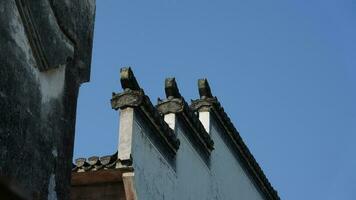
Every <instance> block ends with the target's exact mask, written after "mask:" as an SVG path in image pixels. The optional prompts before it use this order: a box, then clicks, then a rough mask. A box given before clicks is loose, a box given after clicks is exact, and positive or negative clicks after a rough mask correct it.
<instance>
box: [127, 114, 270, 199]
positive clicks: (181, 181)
mask: <svg viewBox="0 0 356 200" xmlns="http://www.w3.org/2000/svg"><path fill="white" fill-rule="evenodd" d="M142 123H145V122H144V121H142V120H141V119H140V118H139V116H138V115H137V114H135V115H134V120H133V123H132V124H133V128H132V134H133V135H132V136H133V137H132V138H133V139H132V158H133V167H134V172H135V188H136V192H137V196H138V199H139V200H163V199H165V200H205V199H206V200H213V199H214V200H216V199H221V200H230V199H231V200H236V199H238V200H262V199H264V198H263V197H262V196H261V194H260V192H259V191H258V190H257V189H256V187H255V185H254V184H253V182H252V181H251V180H250V178H249V176H248V175H247V174H246V173H245V171H244V170H243V168H242V167H241V165H240V163H239V162H238V161H237V160H236V158H235V156H234V154H233V152H231V150H230V149H229V148H228V147H227V145H226V144H225V142H224V140H223V139H222V138H221V137H220V134H219V132H218V131H220V129H219V127H218V126H217V124H216V123H215V122H213V121H212V122H209V124H211V126H210V127H211V131H210V134H211V137H212V139H213V140H214V142H215V149H214V150H213V151H212V153H211V158H210V159H211V164H210V166H208V165H207V164H206V163H205V162H204V160H203V159H202V158H201V156H200V155H199V153H198V152H197V151H196V150H195V148H194V147H193V145H192V144H191V142H190V141H189V140H188V138H187V137H186V136H185V134H184V131H185V129H183V126H182V123H181V122H179V121H178V122H176V123H171V124H175V127H174V128H175V131H176V134H177V137H178V138H179V140H180V142H181V144H180V147H179V149H178V152H177V155H176V165H175V166H172V165H171V164H170V163H169V162H168V161H167V160H166V158H165V157H164V156H163V155H164V152H160V150H159V148H156V147H155V142H154V141H152V139H150V137H148V135H149V131H151V130H148V129H147V128H144V127H147V126H145V125H144V124H142ZM126 125H129V124H126Z"/></svg>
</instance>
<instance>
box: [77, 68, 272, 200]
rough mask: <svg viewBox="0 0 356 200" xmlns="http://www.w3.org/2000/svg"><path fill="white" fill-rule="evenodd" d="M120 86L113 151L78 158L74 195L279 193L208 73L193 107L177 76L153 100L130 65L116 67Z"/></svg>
mask: <svg viewBox="0 0 356 200" xmlns="http://www.w3.org/2000/svg"><path fill="white" fill-rule="evenodd" d="M121 85H122V88H123V91H122V92H120V93H117V94H115V93H113V96H112V99H111V105H112V108H113V109H115V110H119V111H120V128H119V142H118V149H117V150H114V152H116V153H114V154H113V155H109V156H104V157H100V158H99V157H96V156H94V157H90V158H88V159H85V158H79V159H76V160H75V164H74V165H73V171H72V190H71V198H72V199H122V200H124V199H129V200H133V199H139V200H163V199H166V200H178V199H180V200H189V199H199V200H230V199H231V200H233V199H239V200H262V199H263V200H278V199H279V197H278V194H277V192H276V191H275V190H274V189H273V187H272V186H271V184H270V182H269V181H268V179H267V178H266V176H265V175H264V173H263V171H262V169H261V168H260V167H259V165H258V163H257V162H256V160H255V159H254V157H253V156H252V154H251V153H250V151H249V150H248V148H247V146H246V145H245V143H244V142H243V140H242V138H241V137H240V134H239V132H238V131H237V130H236V128H235V126H234V125H233V123H232V122H231V120H230V118H229V117H228V115H227V114H226V112H225V111H224V109H223V107H222V106H221V104H220V103H219V101H218V99H217V98H216V97H214V96H213V95H212V92H211V90H210V87H209V84H208V81H207V80H206V79H201V80H199V81H198V90H199V94H200V98H199V99H197V100H194V101H192V102H191V104H190V105H189V104H188V103H187V102H186V101H185V99H184V98H183V97H182V95H181V94H180V92H179V89H178V85H177V82H176V80H175V79H174V78H168V79H166V82H165V92H166V99H163V100H161V99H159V100H158V104H157V105H153V104H152V102H151V100H150V99H149V97H148V96H147V95H146V94H145V92H144V90H143V89H142V88H141V87H140V86H139V84H138V82H137V80H136V78H135V76H134V74H133V72H132V71H131V69H130V68H123V69H121Z"/></svg>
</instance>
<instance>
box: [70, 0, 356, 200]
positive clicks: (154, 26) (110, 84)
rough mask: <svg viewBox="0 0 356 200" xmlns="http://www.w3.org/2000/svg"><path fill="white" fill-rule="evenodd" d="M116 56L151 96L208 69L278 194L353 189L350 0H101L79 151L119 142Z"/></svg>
mask: <svg viewBox="0 0 356 200" xmlns="http://www.w3.org/2000/svg"><path fill="white" fill-rule="evenodd" d="M122 66H131V67H132V68H133V70H134V72H135V74H136V77H137V78H138V81H139V83H140V85H141V86H142V87H143V88H144V89H145V91H146V93H147V94H148V95H149V96H150V97H151V100H152V102H153V103H156V99H157V97H164V79H165V78H166V77H172V76H174V77H176V80H177V82H178V85H179V87H180V91H181V93H182V94H183V95H184V96H185V99H186V100H188V101H189V100H190V99H195V98H197V97H198V90H197V79H199V78H202V77H206V78H208V79H209V81H210V85H211V87H212V91H213V93H214V95H216V96H217V97H218V98H219V100H220V101H221V103H222V105H223V106H224V107H225V110H226V111H227V113H228V114H229V115H230V117H231V118H232V120H233V122H234V123H235V125H236V127H237V128H238V129H239V130H240V132H241V136H242V137H243V138H244V141H245V142H246V143H247V145H248V146H249V148H250V150H251V152H252V153H253V154H254V156H255V158H256V159H257V161H258V162H259V163H260V165H261V167H262V168H263V170H264V172H265V174H266V175H267V177H268V178H269V180H270V181H271V182H272V184H273V186H274V187H275V188H276V189H277V190H278V192H279V194H280V196H281V198H282V199H287V200H309V199H310V200H316V199H318V200H319V199H322V200H339V199H340V200H355V199H356V105H355V103H356V1H353V0H334V1H330V0H295V1H286V0H276V1H265V0H260V1H257V0H248V1H247V0H233V1H232V0H231V1H223V0H222V1H206V0H205V1H203V0H201V1H198V0H196V1H191V0H190V1H188V0H179V1H178V0H160V1H158V0H151V1H128V0H98V1H97V13H96V24H95V37H94V50H93V61H92V71H91V81H90V82H89V83H86V84H83V85H82V86H81V89H80V95H79V102H78V111H77V126H76V140H75V152H74V157H75V158H77V157H88V156H91V155H106V154H111V153H114V152H115V151H116V148H117V140H118V113H117V112H115V111H114V110H112V109H111V107H110V104H109V100H110V98H111V92H113V91H115V92H119V91H121V86H120V83H119V69H120V67H122Z"/></svg>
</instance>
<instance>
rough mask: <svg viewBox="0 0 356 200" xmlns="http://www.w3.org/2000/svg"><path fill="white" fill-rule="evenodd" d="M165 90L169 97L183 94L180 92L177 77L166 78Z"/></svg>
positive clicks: (179, 96) (177, 96) (178, 96)
mask: <svg viewBox="0 0 356 200" xmlns="http://www.w3.org/2000/svg"><path fill="white" fill-rule="evenodd" d="M164 90H165V92H166V97H167V99H173V98H181V97H182V95H181V94H180V93H179V89H178V86H177V82H176V79H175V78H166V81H165V87H164Z"/></svg>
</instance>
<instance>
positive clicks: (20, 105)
mask: <svg viewBox="0 0 356 200" xmlns="http://www.w3.org/2000/svg"><path fill="white" fill-rule="evenodd" d="M94 16H95V0H80V1H79V0H75V1H64V0H63V1H55V0H36V1H27V0H6V1H0V177H7V178H8V179H10V180H13V181H15V182H17V183H18V185H19V187H21V188H23V190H24V191H26V192H27V194H29V195H28V197H29V199H69V191H70V175H71V168H72V154H73V143H74V130H75V116H76V104H77V96H78V89H79V86H80V84H81V83H82V82H86V81H88V80H89V75H90V63H91V51H92V40H93V29H94Z"/></svg>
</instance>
